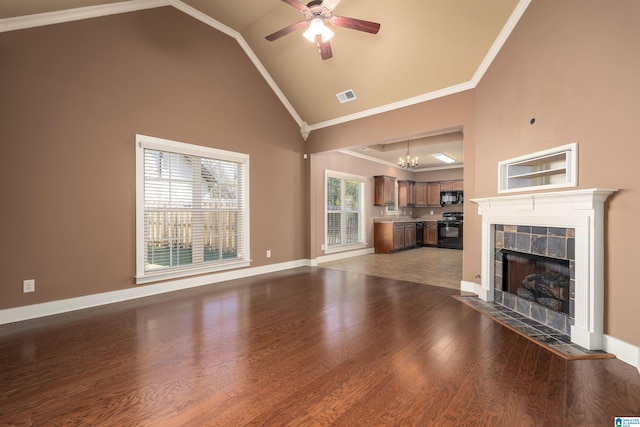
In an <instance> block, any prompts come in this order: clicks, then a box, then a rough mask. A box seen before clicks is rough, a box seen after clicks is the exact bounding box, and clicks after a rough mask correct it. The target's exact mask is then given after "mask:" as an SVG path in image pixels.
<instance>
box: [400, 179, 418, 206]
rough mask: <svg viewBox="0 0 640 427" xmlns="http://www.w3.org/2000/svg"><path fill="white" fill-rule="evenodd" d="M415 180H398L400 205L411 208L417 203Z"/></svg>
mask: <svg viewBox="0 0 640 427" xmlns="http://www.w3.org/2000/svg"><path fill="white" fill-rule="evenodd" d="M415 187H416V183H415V181H408V180H403V181H398V207H401V208H411V207H414V206H415V205H416V201H415V196H416V189H415Z"/></svg>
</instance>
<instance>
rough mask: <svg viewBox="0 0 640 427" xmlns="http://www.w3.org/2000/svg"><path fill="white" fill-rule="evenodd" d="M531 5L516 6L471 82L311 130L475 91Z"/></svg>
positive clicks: (522, 1)
mask: <svg viewBox="0 0 640 427" xmlns="http://www.w3.org/2000/svg"><path fill="white" fill-rule="evenodd" d="M529 3H531V0H520V1H519V2H518V4H517V5H516V8H515V9H514V10H513V12H512V13H511V16H509V19H508V20H507V22H506V23H505V25H504V27H502V30H501V31H500V33H499V34H498V37H497V38H496V40H495V41H494V42H493V44H492V45H491V48H490V49H489V51H488V52H487V54H486V55H485V57H484V59H483V60H482V62H481V63H480V65H479V66H478V68H477V69H476V72H475V73H474V74H473V77H472V78H471V80H469V81H467V82H464V83H460V84H457V85H453V86H449V87H446V88H443V89H439V90H436V91H433V92H428V93H425V94H422V95H418V96H415V97H413V98H407V99H403V100H402V101H398V102H393V103H391V104H386V105H382V106H380V107H376V108H371V109H369V110H364V111H360V112H357V113H353V114H349V115H346V116H342V117H337V118H335V119H331V120H326V121H324V122H319V123H315V124H312V125H309V130H311V131H313V130H317V129H322V128H325V127H330V126H335V125H338V124H342V123H346V122H350V121H353V120H358V119H362V118H365V117H370V116H374V115H376V114H381V113H386V112H389V111H392V110H397V109H399V108H404V107H409V106H411V105H416V104H420V103H423V102H426V101H431V100H434V99H437V98H442V97H445V96H449V95H453V94H456V93H460V92H464V91H465V90H469V89H475V87H476V86H477V85H478V83H479V82H480V80H481V79H482V77H483V76H484V73H485V72H486V71H487V70H488V69H489V66H490V65H491V63H492V62H493V60H494V59H495V57H496V56H497V55H498V52H500V49H502V46H503V45H504V43H505V42H506V41H507V39H508V38H509V35H510V34H511V31H513V29H514V28H515V26H516V24H517V23H518V21H520V18H521V17H522V15H523V14H524V12H525V10H527V7H528V6H529Z"/></svg>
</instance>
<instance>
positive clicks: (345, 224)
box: [324, 170, 366, 253]
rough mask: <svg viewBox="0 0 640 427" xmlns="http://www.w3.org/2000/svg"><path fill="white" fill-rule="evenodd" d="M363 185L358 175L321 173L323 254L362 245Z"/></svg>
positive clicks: (363, 243) (331, 172)
mask: <svg viewBox="0 0 640 427" xmlns="http://www.w3.org/2000/svg"><path fill="white" fill-rule="evenodd" d="M364 182H365V178H364V177H362V176H357V175H350V174H345V173H341V172H334V171H329V170H326V171H325V227H324V229H325V253H331V252H339V251H343V250H349V249H355V248H360V247H364V246H366V243H365V241H364Z"/></svg>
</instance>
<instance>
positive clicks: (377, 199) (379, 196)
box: [373, 175, 396, 206]
mask: <svg viewBox="0 0 640 427" xmlns="http://www.w3.org/2000/svg"><path fill="white" fill-rule="evenodd" d="M395 186H396V178H395V177H393V176H386V175H378V176H374V177H373V188H374V191H373V204H374V205H375V206H393V205H395V203H396V200H395V198H396V197H395V196H396V189H395Z"/></svg>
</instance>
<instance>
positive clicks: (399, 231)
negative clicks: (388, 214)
mask: <svg viewBox="0 0 640 427" xmlns="http://www.w3.org/2000/svg"><path fill="white" fill-rule="evenodd" d="M404 238H405V234H404V224H403V223H399V224H393V250H394V251H398V250H400V249H404Z"/></svg>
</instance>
